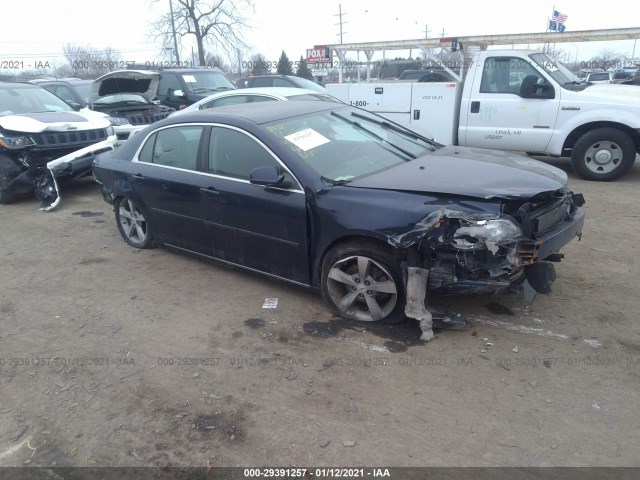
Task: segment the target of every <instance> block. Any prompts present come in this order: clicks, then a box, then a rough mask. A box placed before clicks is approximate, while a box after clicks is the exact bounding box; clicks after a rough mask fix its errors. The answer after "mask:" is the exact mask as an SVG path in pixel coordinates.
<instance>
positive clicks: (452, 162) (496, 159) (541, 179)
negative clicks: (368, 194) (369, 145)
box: [347, 146, 567, 199]
mask: <svg viewBox="0 0 640 480" xmlns="http://www.w3.org/2000/svg"><path fill="white" fill-rule="evenodd" d="M566 184H567V175H566V173H564V172H563V171H562V170H560V169H558V168H555V167H552V166H549V165H547V164H545V163H542V162H539V161H537V160H532V159H529V158H526V157H523V156H521V155H515V154H511V153H508V152H502V151H498V150H485V149H480V148H469V147H455V146H448V147H444V148H441V149H439V150H436V151H435V152H433V153H430V154H427V155H424V156H422V157H420V158H417V159H415V160H412V161H410V162H407V163H403V164H401V165H398V166H396V167H393V168H390V169H388V170H385V171H383V172H380V173H376V174H373V175H370V176H368V177H365V178H361V179H358V180H354V181H353V182H350V183H348V184H347V186H349V187H358V188H379V189H384V190H398V191H406V192H421V193H445V194H446V193H449V194H453V195H463V196H467V197H477V198H486V199H489V198H504V199H513V198H531V197H533V196H534V195H537V194H538V193H542V192H551V191H555V190H558V189H560V188H562V187H564V186H565V185H566Z"/></svg>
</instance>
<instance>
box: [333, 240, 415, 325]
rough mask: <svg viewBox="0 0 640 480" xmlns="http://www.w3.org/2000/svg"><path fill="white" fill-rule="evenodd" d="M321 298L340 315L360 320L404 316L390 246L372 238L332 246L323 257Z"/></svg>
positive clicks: (393, 320) (385, 320)
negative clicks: (370, 239) (371, 239)
mask: <svg viewBox="0 0 640 480" xmlns="http://www.w3.org/2000/svg"><path fill="white" fill-rule="evenodd" d="M321 290H322V299H323V300H324V301H325V302H326V303H327V305H329V307H330V308H331V310H332V311H333V312H334V313H335V314H336V315H339V316H341V317H344V318H347V319H350V320H358V321H362V322H381V323H399V322H403V321H405V320H406V317H405V315H404V306H405V303H406V299H405V293H404V285H403V283H402V275H401V274H400V266H399V265H398V262H397V261H396V260H395V259H394V258H393V254H392V251H391V249H390V248H387V247H385V246H384V245H381V244H378V243H376V242H375V241H367V240H361V241H354V242H350V243H345V244H341V245H337V246H335V247H333V248H332V249H331V250H329V252H327V254H326V255H325V257H324V260H323V262H322V276H321Z"/></svg>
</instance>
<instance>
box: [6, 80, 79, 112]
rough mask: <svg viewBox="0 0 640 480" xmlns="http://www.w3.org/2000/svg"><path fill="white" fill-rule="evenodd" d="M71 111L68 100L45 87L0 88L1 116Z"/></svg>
mask: <svg viewBox="0 0 640 480" xmlns="http://www.w3.org/2000/svg"><path fill="white" fill-rule="evenodd" d="M71 111H73V108H71V107H70V106H69V105H68V104H67V103H66V102H64V101H63V100H61V99H60V98H58V97H56V96H55V95H54V94H53V93H51V92H49V91H47V90H45V89H44V88H39V87H38V88H24V87H18V88H11V87H8V88H0V116H5V115H15V114H20V113H36V112H71Z"/></svg>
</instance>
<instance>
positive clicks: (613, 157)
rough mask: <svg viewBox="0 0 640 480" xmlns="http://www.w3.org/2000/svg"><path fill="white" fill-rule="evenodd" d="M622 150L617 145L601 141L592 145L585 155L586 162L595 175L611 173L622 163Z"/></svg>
mask: <svg viewBox="0 0 640 480" xmlns="http://www.w3.org/2000/svg"><path fill="white" fill-rule="evenodd" d="M622 155H623V152H622V148H620V146H619V145H618V144H617V143H613V142H609V141H601V142H597V143H594V144H593V145H591V146H590V147H589V148H588V149H587V151H586V153H585V154H584V162H585V165H586V166H587V168H588V169H589V170H591V171H592V172H594V173H599V174H602V173H609V172H611V171H612V170H615V169H616V168H618V165H620V162H622Z"/></svg>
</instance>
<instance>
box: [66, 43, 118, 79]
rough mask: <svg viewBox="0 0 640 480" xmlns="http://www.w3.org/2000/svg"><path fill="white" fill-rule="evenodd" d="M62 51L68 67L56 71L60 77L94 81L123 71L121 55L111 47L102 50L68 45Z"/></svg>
mask: <svg viewBox="0 0 640 480" xmlns="http://www.w3.org/2000/svg"><path fill="white" fill-rule="evenodd" d="M62 51H63V53H64V56H65V59H66V60H67V65H64V66H60V67H59V68H57V69H56V74H57V75H59V76H66V77H69V76H70V77H77V78H90V79H94V78H97V77H99V76H101V75H104V74H105V73H108V72H111V71H113V70H121V69H122V61H121V60H120V54H119V53H118V52H117V51H116V50H114V49H113V48H111V47H107V48H104V49H102V50H100V49H96V48H93V47H89V46H86V47H80V46H76V45H71V44H66V45H64V47H63V48H62Z"/></svg>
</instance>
